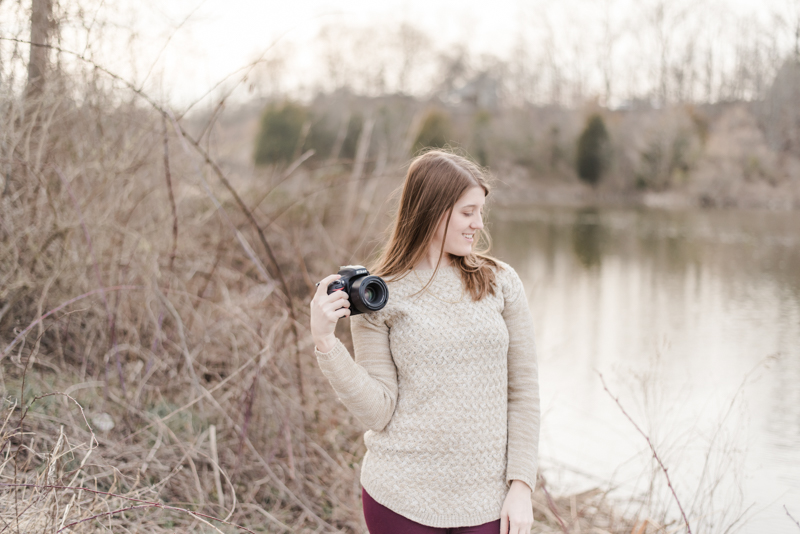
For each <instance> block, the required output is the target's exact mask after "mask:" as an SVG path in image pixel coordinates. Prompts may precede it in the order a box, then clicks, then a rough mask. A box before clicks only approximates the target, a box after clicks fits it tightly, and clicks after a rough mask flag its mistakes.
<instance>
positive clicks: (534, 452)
mask: <svg viewBox="0 0 800 534" xmlns="http://www.w3.org/2000/svg"><path fill="white" fill-rule="evenodd" d="M500 265H501V267H502V269H499V270H497V282H498V287H497V289H496V290H495V295H494V296H492V295H487V296H486V297H484V298H483V299H482V300H480V301H478V302H475V301H473V300H472V298H471V296H470V294H469V293H468V292H467V290H466V287H464V286H463V283H462V281H461V276H460V274H459V272H458V270H457V268H456V267H445V268H440V269H439V272H438V273H437V274H436V277H435V278H434V281H433V283H432V284H431V285H430V286H429V287H428V289H427V290H426V291H425V292H423V293H419V294H418V295H415V296H412V295H413V294H414V293H416V292H417V291H419V290H420V289H421V288H422V287H423V285H424V284H425V283H426V282H427V281H428V279H429V278H430V277H431V276H432V275H433V269H424V270H415V271H413V272H410V273H409V274H408V275H407V276H406V277H405V278H403V279H402V280H398V281H395V282H388V287H389V302H388V304H387V305H386V307H385V308H383V309H382V310H380V311H378V312H373V313H367V314H362V315H356V316H355V317H352V318H351V320H350V327H351V331H352V334H353V349H354V352H355V360H353V359H352V358H351V357H350V354H349V352H348V350H347V348H346V347H345V346H344V345H343V344H342V343H341V341H338V340H337V342H336V344H335V345H334V347H333V349H331V351H330V352H326V353H323V352H319V351H318V350H316V349H315V352H316V356H317V361H318V362H319V366H320V368H321V370H322V372H323V374H324V375H325V376H326V377H327V378H328V380H329V381H330V383H331V385H332V386H333V389H334V390H335V391H336V393H337V395H338V396H339V398H340V399H341V401H342V402H343V403H344V404H345V406H347V408H348V409H349V410H350V411H351V412H352V413H353V414H354V415H355V416H356V417H357V418H358V419H359V420H360V421H361V422H362V423H363V424H364V425H366V426H367V427H368V428H369V430H368V431H367V432H366V434H365V435H364V442H365V444H366V446H367V453H366V455H365V456H364V462H363V466H362V469H361V484H362V485H363V487H364V489H366V490H367V492H368V493H369V494H370V496H371V497H372V498H373V499H375V500H376V501H378V502H379V503H381V504H383V505H384V506H386V507H387V508H389V509H391V510H393V511H395V512H397V513H399V514H401V515H403V516H405V517H407V518H409V519H411V520H413V521H416V522H418V523H421V524H423V525H428V526H432V527H438V528H452V527H461V526H472V525H480V524H483V523H487V522H489V521H494V520H496V519H498V518H499V517H500V511H501V508H502V506H503V501H504V499H505V497H506V494H507V492H508V488H509V484H510V483H511V481H512V480H514V479H518V480H522V481H524V482H525V483H526V484H528V486H530V487H531V488H533V487H534V483H535V481H536V470H537V461H538V442H539V420H540V409H539V389H538V378H537V363H536V349H535V346H534V338H533V319H532V316H531V313H530V310H529V308H528V300H527V297H526V295H525V291H524V289H523V286H522V281H521V280H520V278H519V276H518V275H517V273H516V272H515V271H514V270H513V269H512V268H511V267H510V266H509V265H508V264H506V263H502V262H501V264H500ZM415 274H416V276H415ZM462 288H463V290H462ZM462 294H463V298H462V300H461V302H457V301H458V300H459V297H460V296H462ZM437 297H438V298H437Z"/></svg>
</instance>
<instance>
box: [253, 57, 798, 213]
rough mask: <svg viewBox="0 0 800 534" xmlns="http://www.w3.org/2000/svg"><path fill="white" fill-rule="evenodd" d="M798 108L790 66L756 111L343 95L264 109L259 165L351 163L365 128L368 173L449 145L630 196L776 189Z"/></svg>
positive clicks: (789, 169) (483, 159) (739, 105)
mask: <svg viewBox="0 0 800 534" xmlns="http://www.w3.org/2000/svg"><path fill="white" fill-rule="evenodd" d="M796 102H800V66H799V65H798V63H797V62H795V61H793V60H790V61H787V62H786V63H785V65H784V66H783V68H782V69H781V70H780V71H779V72H778V75H777V76H776V78H775V80H774V81H773V82H772V84H771V85H770V87H769V88H768V90H767V91H766V97H765V98H764V99H763V100H760V101H755V102H727V103H718V104H706V105H691V104H676V105H671V106H665V107H658V106H653V105H650V104H647V103H644V102H640V103H639V104H638V105H631V106H627V107H624V108H621V109H613V110H612V109H607V108H604V107H602V106H600V105H598V104H596V103H590V104H587V105H585V106H583V107H581V108H579V109H568V108H565V107H561V106H534V105H524V106H514V107H500V106H494V107H493V108H487V107H482V106H480V105H477V103H475V102H472V103H470V102H466V103H465V102H460V103H447V102H443V101H442V100H441V99H431V100H427V101H423V100H420V99H416V98H413V97H409V96H401V95H400V96H398V95H387V96H381V97H366V96H357V95H354V94H352V93H350V92H348V91H345V90H340V91H337V92H334V93H331V94H324V95H319V96H317V98H315V99H314V100H313V101H311V102H310V103H308V104H301V103H298V102H293V101H287V100H279V101H273V102H271V103H268V104H267V105H266V106H265V108H264V110H263V114H262V116H261V125H260V129H259V134H258V137H257V140H256V146H255V151H254V158H255V162H256V164H259V165H268V164H285V163H288V162H290V161H292V160H294V159H295V158H297V157H298V156H299V155H300V154H301V153H303V152H305V151H307V150H309V149H311V150H314V151H315V156H314V158H313V159H312V163H313V162H317V163H319V164H322V163H324V162H331V161H340V162H348V161H352V160H353V159H354V158H356V152H357V148H358V145H359V140H360V139H361V138H362V136H363V135H364V132H365V131H367V133H368V134H369V137H370V138H369V139H367V140H365V141H366V142H364V146H365V147H366V149H365V152H364V157H365V163H366V164H367V165H376V164H379V160H381V158H383V159H386V158H391V159H393V160H398V159H399V160H402V159H403V158H409V157H411V156H412V155H413V154H415V153H417V152H418V151H420V150H423V149H425V148H427V147H444V146H449V147H451V148H453V149H456V150H459V151H461V152H465V153H466V154H467V155H469V156H470V157H471V158H473V159H474V160H475V161H477V162H478V163H480V164H481V165H485V166H489V167H491V168H492V169H493V170H496V171H501V172H508V171H511V170H513V171H516V172H523V173H524V174H526V175H527V176H528V177H529V178H530V179H531V180H534V181H536V180H539V181H541V180H555V181H562V182H577V180H578V179H581V180H583V181H584V182H586V183H588V184H590V185H592V186H602V187H606V188H611V189H616V190H623V191H624V190H637V191H666V190H670V189H675V188H686V187H689V186H692V187H701V185H702V186H703V187H705V186H708V184H707V183H705V182H709V183H710V182H715V183H716V181H718V180H720V179H723V178H724V179H726V180H730V181H733V182H735V181H737V180H740V181H741V180H743V181H746V182H750V183H753V182H763V183H766V184H768V185H770V186H771V187H775V186H778V185H780V184H781V183H783V182H785V181H787V180H798V179H800V176H795V175H794V173H795V172H796V169H797V165H796V164H795V163H792V162H796V161H800V109H798V106H797V105H796V104H795V103H796ZM366 123H370V126H369V128H368V130H365V124H366ZM721 174H724V176H721ZM704 181H705V182H704ZM703 184H705V185H703ZM717 185H719V184H717ZM709 187H711V186H709ZM714 187H715V188H716V189H719V187H717V186H714ZM701 188H702V187H701ZM702 194H705V195H706V196H707V199H706V200H703V202H705V203H712V204H716V203H723V204H724V203H726V202H727V201H723V200H719V199H717V198H716V196H718V194H717V193H714V192H706V193H702Z"/></svg>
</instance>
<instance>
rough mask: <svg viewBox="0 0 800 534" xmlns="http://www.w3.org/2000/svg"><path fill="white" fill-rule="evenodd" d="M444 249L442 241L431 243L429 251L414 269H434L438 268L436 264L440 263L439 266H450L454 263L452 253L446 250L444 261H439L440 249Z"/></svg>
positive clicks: (443, 256) (443, 255)
mask: <svg viewBox="0 0 800 534" xmlns="http://www.w3.org/2000/svg"><path fill="white" fill-rule="evenodd" d="M441 249H442V243H441V242H439V243H431V245H430V246H429V247H428V252H427V253H426V254H425V255H424V256H423V257H422V259H421V260H420V261H419V263H417V264H416V265H415V266H414V269H434V268H436V264H437V263H439V267H449V266H450V265H452V262H451V261H450V255H449V254H447V253H446V252H445V253H444V254H442V261H441V262H440V261H439V251H440V250H441Z"/></svg>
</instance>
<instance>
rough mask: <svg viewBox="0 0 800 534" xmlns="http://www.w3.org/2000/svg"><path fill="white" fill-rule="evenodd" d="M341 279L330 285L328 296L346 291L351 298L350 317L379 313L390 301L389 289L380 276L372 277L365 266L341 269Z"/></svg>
mask: <svg viewBox="0 0 800 534" xmlns="http://www.w3.org/2000/svg"><path fill="white" fill-rule="evenodd" d="M339 275H340V276H341V278H339V279H338V280H334V281H333V282H331V283H330V284H329V285H328V294H329V295H330V294H331V293H333V292H334V291H345V292H347V295H348V296H349V297H350V315H351V316H353V315H358V314H359V313H367V312H373V311H378V310H380V309H382V308H383V307H384V306H386V303H387V302H388V301H389V288H388V287H386V282H384V281H383V279H382V278H381V277H379V276H372V275H370V274H369V272H368V271H367V269H366V268H365V267H364V266H363V265H345V266H344V267H340V268H339Z"/></svg>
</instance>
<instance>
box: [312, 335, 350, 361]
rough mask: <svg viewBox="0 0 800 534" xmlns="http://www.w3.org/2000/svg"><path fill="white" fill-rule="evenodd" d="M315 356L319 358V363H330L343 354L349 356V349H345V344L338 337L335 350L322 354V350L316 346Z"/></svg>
mask: <svg viewBox="0 0 800 534" xmlns="http://www.w3.org/2000/svg"><path fill="white" fill-rule="evenodd" d="M314 354H315V355H316V356H317V360H318V361H321V362H329V361H332V360H335V359H337V358H338V357H339V356H341V355H343V354H349V353H348V352H347V347H345V346H344V344H343V343H342V342H341V341H340V340H339V338H338V337H337V338H336V343H334V345H333V348H332V349H331V350H329V351H328V352H320V350H319V349H318V348H317V347H316V346H314Z"/></svg>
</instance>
